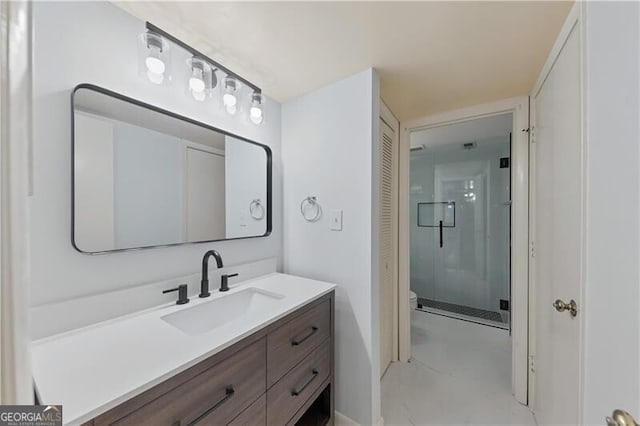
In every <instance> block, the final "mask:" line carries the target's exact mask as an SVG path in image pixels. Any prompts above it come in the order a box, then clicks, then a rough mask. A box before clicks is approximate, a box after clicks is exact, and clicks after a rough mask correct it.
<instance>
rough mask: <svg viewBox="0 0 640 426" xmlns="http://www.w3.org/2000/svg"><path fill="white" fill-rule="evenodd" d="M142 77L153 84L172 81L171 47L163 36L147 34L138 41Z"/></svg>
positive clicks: (142, 35)
mask: <svg viewBox="0 0 640 426" xmlns="http://www.w3.org/2000/svg"><path fill="white" fill-rule="evenodd" d="M138 51H139V55H138V56H139V69H140V75H142V76H143V77H144V78H146V79H147V80H148V81H150V82H151V83H153V84H167V83H168V82H170V81H171V47H170V45H169V43H168V42H167V40H165V39H164V38H162V36H160V35H158V34H155V33H152V32H146V33H143V34H141V35H140V38H139V41H138Z"/></svg>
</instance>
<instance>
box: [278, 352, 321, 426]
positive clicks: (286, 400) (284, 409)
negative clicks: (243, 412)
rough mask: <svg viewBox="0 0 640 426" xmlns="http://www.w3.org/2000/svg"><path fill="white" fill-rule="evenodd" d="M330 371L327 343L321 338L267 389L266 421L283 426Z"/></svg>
mask: <svg viewBox="0 0 640 426" xmlns="http://www.w3.org/2000/svg"><path fill="white" fill-rule="evenodd" d="M330 372H331V344H330V341H329V340H325V341H324V342H323V343H322V345H321V347H320V348H318V349H317V350H315V351H314V352H313V353H312V354H310V355H309V356H308V357H307V358H305V359H304V360H303V361H302V362H300V364H298V365H296V366H295V367H294V368H293V369H292V370H291V371H289V372H288V373H287V374H286V375H285V376H284V377H283V378H282V379H280V381H279V382H278V383H276V384H275V385H274V386H273V387H271V388H270V389H269V390H268V391H267V424H268V425H276V426H280V425H284V424H287V422H288V421H289V419H291V417H293V415H294V414H295V413H296V412H297V411H298V410H299V409H300V407H302V406H303V405H304V403H305V402H306V401H307V400H308V399H309V398H310V397H311V395H313V393H314V392H315V391H316V390H317V389H318V387H319V386H320V385H321V384H322V383H323V382H324V380H325V379H326V378H327V377H329V374H330Z"/></svg>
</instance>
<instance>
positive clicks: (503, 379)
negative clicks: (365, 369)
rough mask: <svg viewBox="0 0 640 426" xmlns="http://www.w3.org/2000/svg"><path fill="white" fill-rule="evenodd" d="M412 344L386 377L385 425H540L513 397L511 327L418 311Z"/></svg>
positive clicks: (412, 326)
mask: <svg viewBox="0 0 640 426" xmlns="http://www.w3.org/2000/svg"><path fill="white" fill-rule="evenodd" d="M411 347H412V358H413V359H412V361H411V362H410V363H408V364H407V363H393V364H391V366H390V367H389V369H388V370H387V372H386V374H385V375H384V377H383V378H382V395H381V396H382V416H383V418H384V423H385V425H387V426H391V425H527V426H529V425H535V424H536V423H535V420H534V418H533V414H532V413H531V412H530V411H529V409H528V408H527V407H525V406H523V405H520V404H519V403H518V402H516V400H515V399H514V398H513V396H512V395H511V346H510V338H509V333H508V331H506V330H501V329H497V328H492V327H487V326H484V325H479V324H474V323H470V322H465V321H460V320H457V319H452V318H447V317H443V316H439V315H433V314H429V313H426V312H420V311H413V312H412V313H411Z"/></svg>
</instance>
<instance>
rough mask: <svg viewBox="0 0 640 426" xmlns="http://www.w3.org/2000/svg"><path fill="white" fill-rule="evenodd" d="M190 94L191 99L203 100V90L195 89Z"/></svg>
mask: <svg viewBox="0 0 640 426" xmlns="http://www.w3.org/2000/svg"><path fill="white" fill-rule="evenodd" d="M191 95H192V96H193V99H195V100H196V101H201V102H202V101H204V99H205V93H204V90H203V91H201V92H196V91H192V92H191Z"/></svg>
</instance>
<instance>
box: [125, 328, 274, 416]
mask: <svg viewBox="0 0 640 426" xmlns="http://www.w3.org/2000/svg"><path fill="white" fill-rule="evenodd" d="M265 351H266V339H265V338H262V339H260V340H258V341H257V342H255V343H253V344H251V345H249V346H247V347H246V348H244V349H241V350H240V351H238V352H236V353H234V354H233V355H231V356H230V357H228V358H226V359H224V360H223V361H221V362H220V363H219V364H216V365H215V366H213V367H211V368H209V369H208V370H205V371H204V372H202V373H201V374H200V375H198V376H196V377H194V378H193V379H191V380H189V381H187V382H185V383H183V384H181V385H180V386H178V387H176V388H174V389H172V390H170V391H169V392H167V393H165V394H163V395H162V396H160V397H159V398H156V399H155V400H153V401H151V402H150V403H148V404H147V405H145V406H143V407H141V408H140V409H139V410H137V411H134V412H133V413H131V414H129V415H128V416H126V417H124V418H122V419H120V420H118V421H117V422H115V423H114V424H116V425H154V426H162V425H168V426H177V425H180V426H186V425H191V424H196V423H197V424H199V425H205V424H206V425H214V424H215V425H226V424H227V423H229V422H230V421H231V420H232V419H233V418H234V417H236V416H237V415H238V413H240V412H241V411H242V410H244V409H245V408H247V407H248V406H249V405H250V404H251V403H252V402H253V401H255V400H256V399H257V398H258V397H259V396H260V395H262V394H263V393H264V392H265V390H266V363H265ZM205 420H206V421H205Z"/></svg>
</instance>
